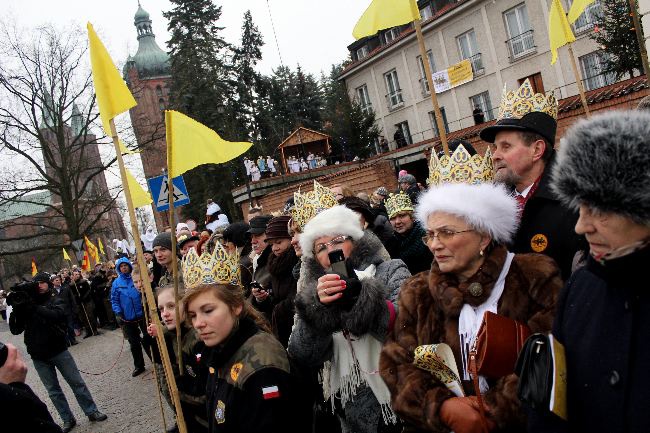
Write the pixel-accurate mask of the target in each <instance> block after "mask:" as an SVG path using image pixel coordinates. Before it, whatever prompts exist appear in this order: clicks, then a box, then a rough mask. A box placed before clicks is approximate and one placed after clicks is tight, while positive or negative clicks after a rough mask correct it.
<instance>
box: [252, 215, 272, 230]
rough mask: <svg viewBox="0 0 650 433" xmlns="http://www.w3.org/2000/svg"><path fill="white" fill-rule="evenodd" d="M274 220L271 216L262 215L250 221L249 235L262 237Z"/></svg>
mask: <svg viewBox="0 0 650 433" xmlns="http://www.w3.org/2000/svg"><path fill="white" fill-rule="evenodd" d="M272 219H273V217H272V216H271V215H260V216H256V217H255V218H252V219H251V220H250V221H249V223H250V226H251V228H250V229H248V233H250V234H252V235H261V234H262V233H264V232H265V231H266V225H267V224H268V223H269V221H271V220H272Z"/></svg>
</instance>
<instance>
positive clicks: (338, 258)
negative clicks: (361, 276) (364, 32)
mask: <svg viewBox="0 0 650 433" xmlns="http://www.w3.org/2000/svg"><path fill="white" fill-rule="evenodd" d="M328 257H329V258H330V267H331V269H332V272H333V273H335V274H339V275H341V276H343V277H346V278H347V277H348V270H347V268H346V267H345V256H344V255H343V250H333V251H330V253H329V254H328Z"/></svg>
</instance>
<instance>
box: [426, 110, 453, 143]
mask: <svg viewBox="0 0 650 433" xmlns="http://www.w3.org/2000/svg"><path fill="white" fill-rule="evenodd" d="M440 114H442V123H443V124H444V125H445V132H446V133H447V134H449V123H448V122H447V113H446V112H445V107H440ZM429 121H430V122H431V129H433V136H434V137H438V136H439V135H440V133H439V131H438V123H437V122H436V116H435V115H434V114H433V111H429Z"/></svg>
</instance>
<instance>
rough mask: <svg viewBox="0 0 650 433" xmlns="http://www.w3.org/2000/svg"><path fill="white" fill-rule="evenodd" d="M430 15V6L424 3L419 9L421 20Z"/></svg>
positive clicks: (431, 10) (431, 13) (431, 11)
mask: <svg viewBox="0 0 650 433" xmlns="http://www.w3.org/2000/svg"><path fill="white" fill-rule="evenodd" d="M432 16H433V9H432V8H431V5H430V4H428V5H426V6H425V7H424V9H420V17H421V18H422V21H426V20H428V19H429V18H431V17H432Z"/></svg>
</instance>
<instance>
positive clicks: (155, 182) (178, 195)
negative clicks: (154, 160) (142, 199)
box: [147, 174, 190, 212]
mask: <svg viewBox="0 0 650 433" xmlns="http://www.w3.org/2000/svg"><path fill="white" fill-rule="evenodd" d="M147 184H148V185H149V192H151V196H152V197H153V198H154V200H155V204H156V210H157V211H158V212H162V211H165V210H168V209H169V184H168V182H167V175H166V174H165V175H162V176H156V177H152V178H151V179H147ZM172 185H174V194H173V196H174V207H179V206H183V205H186V204H188V203H189V202H190V196H189V195H188V194H187V187H186V186H185V181H184V180H183V176H176V177H175V178H173V179H172Z"/></svg>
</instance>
